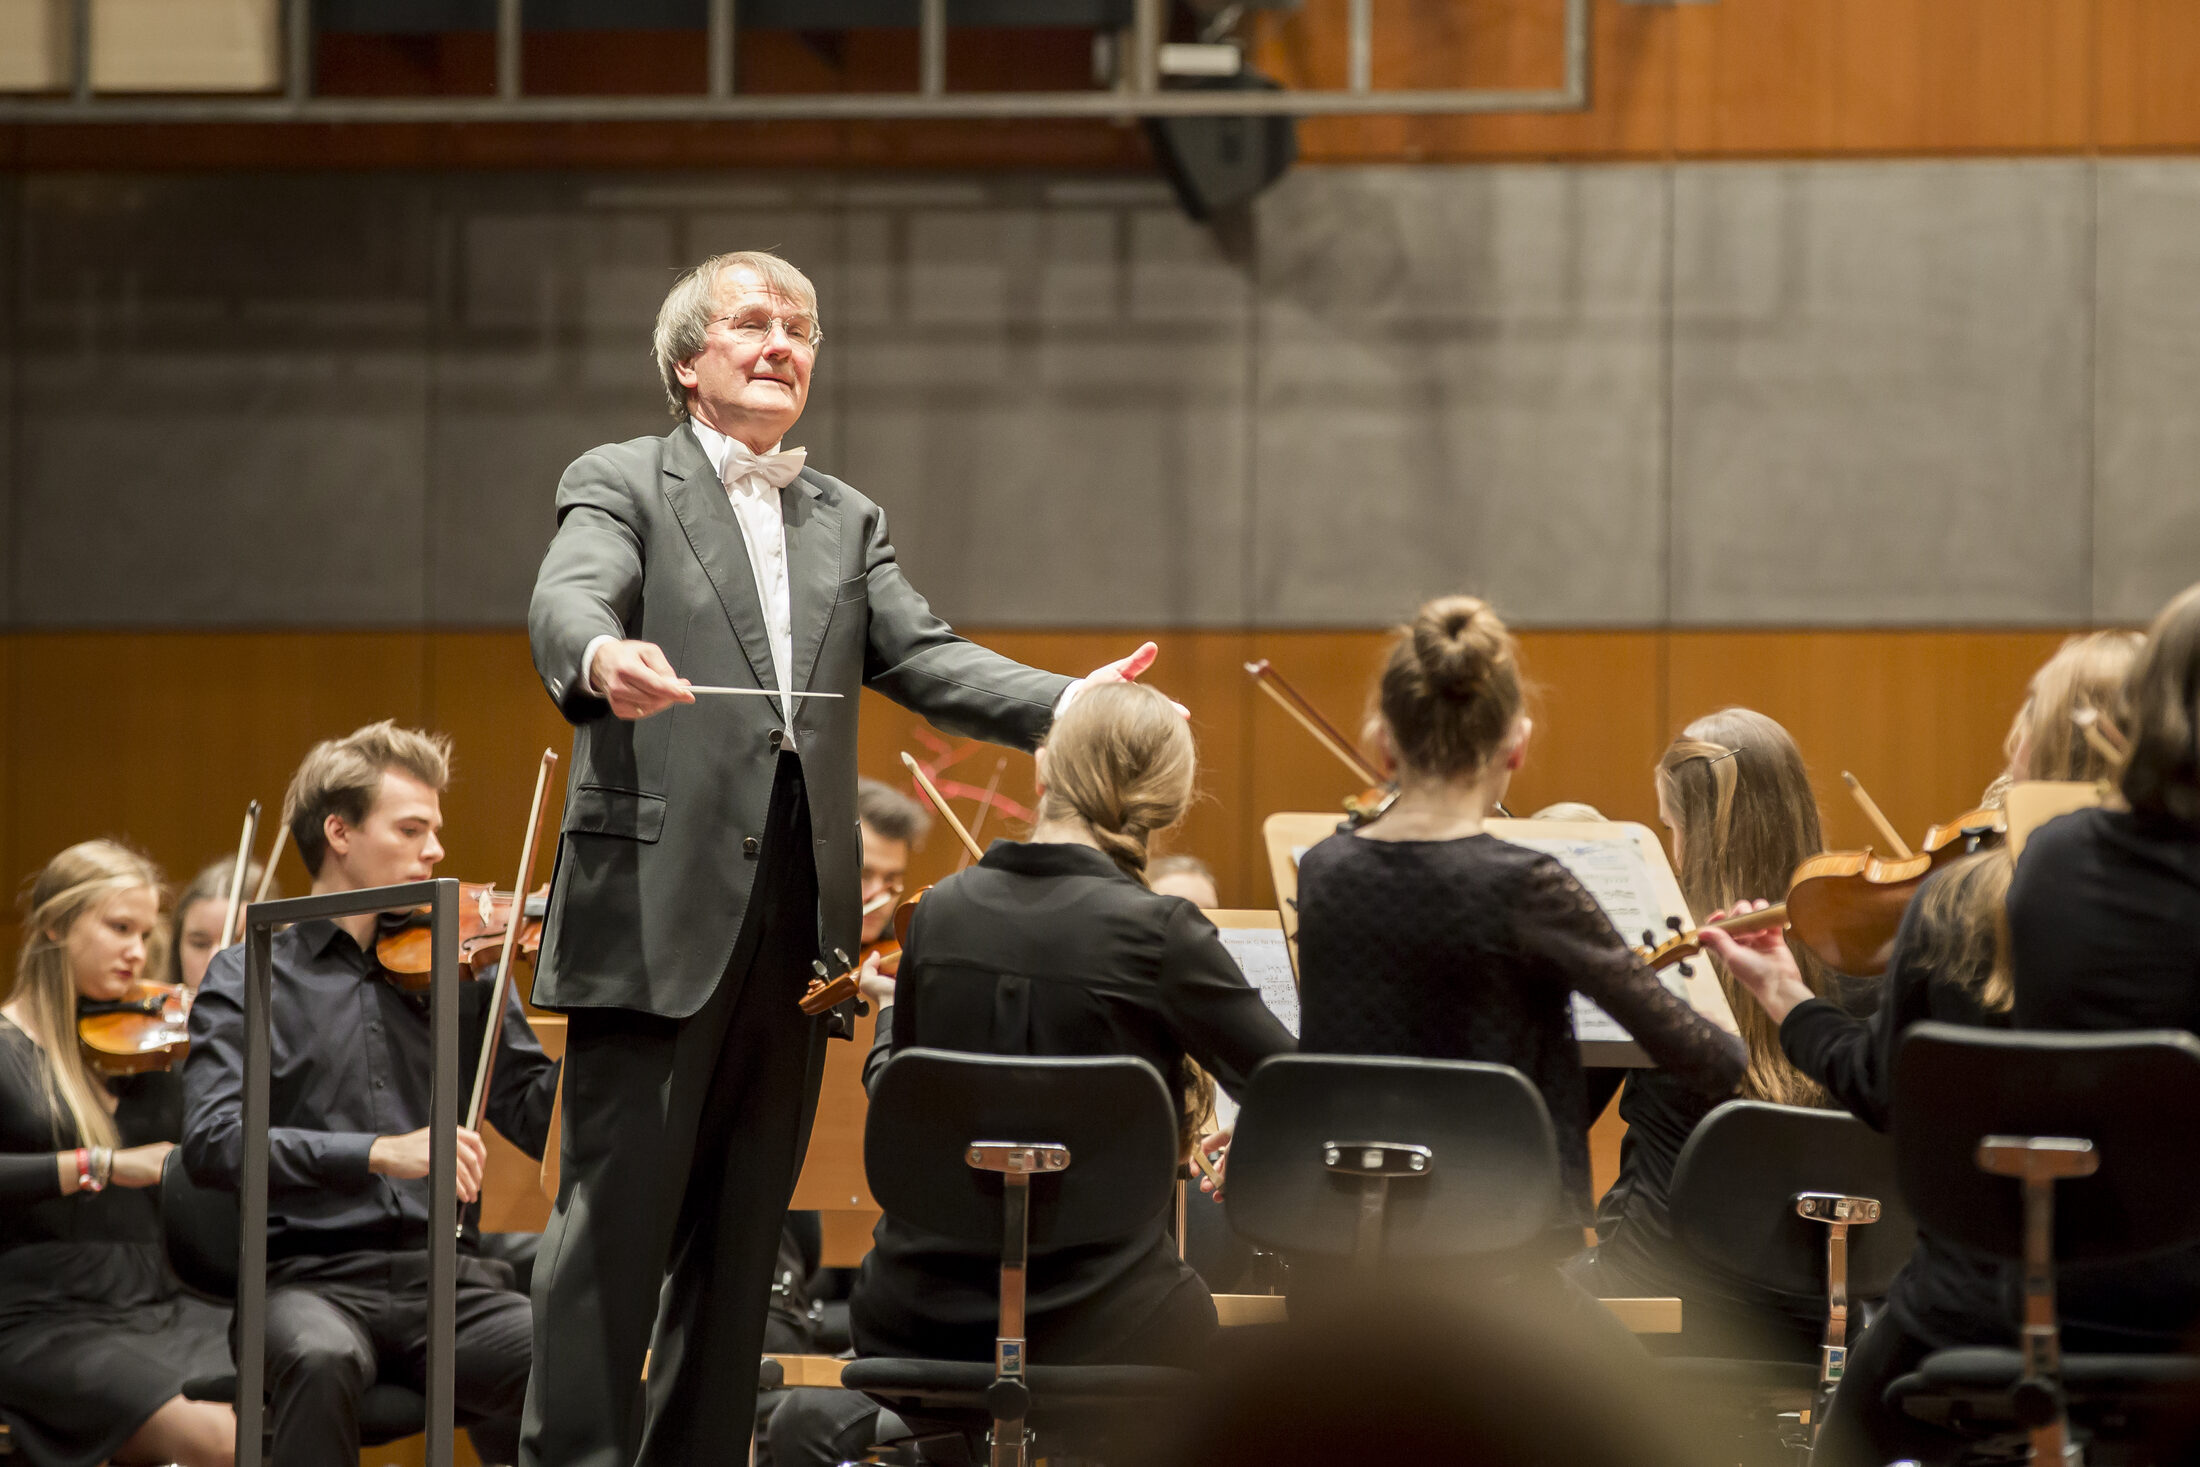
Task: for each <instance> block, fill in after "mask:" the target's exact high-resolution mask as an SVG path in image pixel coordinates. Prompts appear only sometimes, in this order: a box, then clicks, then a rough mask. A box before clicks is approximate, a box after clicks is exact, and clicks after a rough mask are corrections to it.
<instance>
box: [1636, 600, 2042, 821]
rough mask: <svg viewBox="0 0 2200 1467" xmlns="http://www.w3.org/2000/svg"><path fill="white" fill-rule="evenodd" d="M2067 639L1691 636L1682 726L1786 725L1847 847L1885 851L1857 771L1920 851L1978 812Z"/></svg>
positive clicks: (1679, 680)
mask: <svg viewBox="0 0 2200 1467" xmlns="http://www.w3.org/2000/svg"><path fill="white" fill-rule="evenodd" d="M2061 641H2062V637H2061V634H2059V633H2055V632H1682V633H1675V634H1673V635H1672V637H1671V646H1670V652H1669V656H1670V659H1671V666H1672V671H1671V677H1670V682H1669V684H1668V687H1669V693H1668V696H1669V698H1670V699H1671V705H1672V709H1673V714H1672V716H1673V722H1674V725H1675V727H1676V728H1678V727H1680V726H1682V725H1684V724H1685V723H1686V722H1687V721H1688V720H1689V719H1692V718H1695V717H1698V716H1700V715H1702V714H1704V713H1709V712H1712V711H1714V710H1716V709H1719V708H1724V707H1728V706H1730V705H1735V704H1739V705H1742V706H1744V707H1749V708H1754V709H1756V710H1757V711H1758V712H1760V713H1763V714H1766V715H1767V716H1769V717H1771V718H1775V719H1778V720H1779V721H1780V723H1781V724H1782V725H1784V726H1785V727H1786V728H1787V730H1788V732H1789V733H1790V734H1792V735H1794V737H1795V741H1796V743H1797V744H1798V745H1799V746H1801V748H1802V751H1803V757H1804V759H1805V760H1806V761H1807V762H1808V764H1809V765H1810V772H1811V782H1812V784H1813V785H1814V786H1816V788H1817V791H1818V804H1819V808H1820V809H1821V810H1822V811H1823V813H1824V816H1825V822H1826V839H1827V841H1828V842H1829V843H1830V844H1831V846H1832V847H1834V848H1835V849H1848V848H1853V847H1857V846H1861V845H1864V844H1866V843H1872V844H1877V845H1883V844H1884V842H1881V841H1878V840H1876V839H1875V837H1874V836H1873V835H1872V834H1871V830H1870V826H1869V824H1868V822H1867V821H1866V820H1865V818H1864V816H1863V814H1862V812H1861V811H1860V810H1859V809H1858V808H1857V806H1856V803H1855V801H1854V800H1852V799H1851V798H1850V797H1849V795H1848V792H1847V790H1846V788H1845V787H1844V786H1843V785H1842V783H1841V771H1842V770H1844V769H1846V770H1849V771H1851V772H1852V773H1854V774H1855V775H1856V777H1857V779H1859V780H1860V781H1862V782H1863V784H1864V787H1865V788H1866V789H1867V790H1869V791H1870V792H1871V795H1872V798H1873V799H1875V800H1876V801H1878V803H1879V807H1880V808H1881V809H1882V810H1884V811H1885V812H1886V814H1887V818H1888V819H1889V820H1890V821H1892V822H1893V823H1894V825H1895V828H1896V829H1897V830H1898V831H1900V832H1901V833H1902V837H1903V839H1904V840H1906V841H1910V842H1912V843H1913V844H1914V843H1915V842H1916V841H1917V840H1918V839H1920V838H1921V837H1922V836H1923V835H1924V834H1925V829H1926V827H1927V826H1928V825H1931V824H1933V823H1935V822H1936V821H1941V820H1945V819H1947V818H1948V817H1949V816H1951V815H1956V814H1960V813H1962V812H1963V811H1965V810H1968V809H1970V808H1972V807H1973V806H1974V805H1976V804H1977V803H1978V797H1979V795H1980V793H1981V792H1982V791H1983V790H1984V789H1985V787H1986V785H1987V784H1988V783H1989V782H1990V781H1991V780H1992V779H1993V778H1994V776H1995V775H1997V774H1999V773H2000V772H2001V769H2002V766H2003V756H2002V752H2001V744H2002V739H2003V737H2004V735H2005V734H2006V733H2007V732H2008V729H2009V722H2010V720H2011V719H2012V718H2014V717H2015V716H2016V713H2017V709H2018V708H2019V707H2020V706H2021V705H2022V704H2023V701H2024V687H2025V684H2026V682H2027V681H2029V680H2030V678H2031V676H2032V673H2033V671H2034V670H2035V669H2036V668H2037V667H2038V666H2039V665H2040V663H2042V662H2044V661H2046V660H2047V658H2048V656H2049V655H2050V654H2052V653H2053V652H2054V650H2055V648H2056V647H2057V646H2058V645H2060V643H2061Z"/></svg>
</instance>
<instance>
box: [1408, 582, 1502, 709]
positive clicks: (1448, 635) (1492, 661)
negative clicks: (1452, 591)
mask: <svg viewBox="0 0 2200 1467" xmlns="http://www.w3.org/2000/svg"><path fill="white" fill-rule="evenodd" d="M1509 642H1510V639H1509V638H1508V637H1507V636H1506V634H1505V625H1504V623H1503V622H1502V621H1500V620H1499V619H1498V616H1497V613H1496V612H1494V611H1492V610H1491V609H1490V607H1489V603H1487V602H1485V601H1483V600H1482V599H1481V598H1480V597H1477V596H1444V597H1440V598H1439V599H1437V600H1435V601H1431V602H1430V603H1429V604H1428V605H1426V606H1424V607H1422V608H1421V612H1420V615H1418V616H1416V617H1415V618H1414V619H1413V655H1414V659H1415V660H1416V661H1417V662H1419V663H1420V664H1421V672H1422V675H1423V676H1425V677H1426V678H1427V679H1428V682H1429V686H1430V687H1431V688H1433V689H1434V690H1435V691H1436V692H1438V693H1439V694H1441V695H1443V696H1444V697H1447V698H1471V697H1474V696H1475V695H1476V694H1478V693H1480V692H1481V691H1482V690H1483V689H1484V688H1485V687H1486V686H1487V685H1488V683H1489V681H1490V678H1491V675H1492V674H1493V673H1495V672H1496V671H1497V670H1498V668H1499V667H1501V666H1502V665H1504V664H1505V663H1506V662H1508V661H1509V660H1510V659H1511V649H1510V646H1509Z"/></svg>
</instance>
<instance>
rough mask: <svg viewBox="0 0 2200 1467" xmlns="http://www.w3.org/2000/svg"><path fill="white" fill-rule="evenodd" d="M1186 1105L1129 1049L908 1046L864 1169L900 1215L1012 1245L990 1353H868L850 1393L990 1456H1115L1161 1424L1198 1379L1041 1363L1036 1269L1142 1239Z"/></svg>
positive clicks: (1172, 1176)
mask: <svg viewBox="0 0 2200 1467" xmlns="http://www.w3.org/2000/svg"><path fill="white" fill-rule="evenodd" d="M1177 1126H1178V1116H1177V1102H1176V1100H1175V1099H1174V1098H1173V1097H1172V1096H1171V1095H1170V1093H1169V1088H1168V1086H1167V1085H1165V1084H1164V1083H1162V1079H1161V1076H1160V1075H1159V1074H1157V1073H1156V1072H1155V1070H1154V1068H1153V1066H1151V1065H1149V1064H1147V1063H1146V1062H1145V1061H1144V1060H1139V1059H1131V1058H1124V1057H1115V1056H1103V1057H1098V1058H1080V1059H1014V1058H1007V1057H1002V1056H996V1055H980V1054H961V1053H951V1052H948V1051H945V1050H936V1049H909V1050H905V1051H903V1052H901V1053H900V1054H897V1055H895V1056H894V1058H893V1059H892V1061H891V1062H889V1063H888V1065H887V1067H886V1071H885V1073H884V1074H883V1075H882V1076H881V1077H880V1079H879V1084H878V1089H877V1091H876V1093H875V1094H874V1095H873V1096H872V1097H871V1106H870V1117H869V1120H868V1122H867V1123H866V1125H865V1128H864V1137H863V1165H864V1170H865V1172H866V1173H867V1174H868V1175H869V1179H870V1183H871V1195H872V1196H873V1197H875V1198H876V1199H877V1200H878V1204H879V1206H880V1207H881V1208H882V1209H884V1211H885V1212H886V1214H887V1216H889V1217H891V1218H893V1219H895V1220H896V1221H898V1222H901V1223H905V1224H907V1225H908V1226H909V1227H912V1228H915V1229H918V1230H921V1231H923V1232H926V1233H931V1234H934V1235H937V1236H940V1237H944V1238H949V1239H953V1240H954V1241H956V1242H958V1243H963V1244H968V1245H975V1246H984V1247H998V1248H999V1249H1000V1250H1001V1305H1000V1323H999V1327H998V1330H997V1335H996V1348H995V1353H994V1359H993V1361H992V1362H991V1363H990V1364H988V1363H985V1362H982V1361H972V1360H915V1359H891V1358H869V1359H857V1360H853V1361H850V1362H849V1364H848V1366H847V1368H846V1370H844V1371H843V1372H842V1374H841V1384H842V1385H843V1386H846V1387H847V1388H849V1389H851V1390H859V1391H862V1392H863V1393H864V1394H865V1395H867V1396H869V1397H870V1398H871V1399H872V1400H874V1401H876V1402H878V1403H879V1404H880V1405H881V1406H884V1407H885V1408H886V1409H887V1410H889V1411H892V1412H893V1413H894V1414H896V1415H897V1416H899V1417H901V1418H902V1419H903V1420H904V1421H905V1422H908V1423H909V1424H910V1425H911V1426H912V1428H914V1429H917V1430H919V1431H920V1432H922V1431H926V1430H930V1429H932V1428H934V1427H938V1428H942V1429H944V1430H947V1431H952V1432H956V1433H959V1434H961V1435H963V1436H965V1437H966V1438H976V1437H981V1436H983V1437H986V1438H987V1439H988V1440H989V1441H990V1443H991V1447H990V1458H989V1460H990V1461H991V1462H993V1463H995V1464H1011V1463H1013V1464H1017V1467H1021V1464H1023V1463H1024V1462H1025V1461H1026V1460H1027V1457H1028V1454H1029V1452H1030V1450H1031V1444H1032V1442H1033V1441H1034V1440H1039V1441H1043V1442H1044V1443H1045V1445H1046V1450H1047V1454H1048V1455H1049V1456H1061V1455H1076V1456H1091V1457H1104V1456H1105V1455H1106V1450H1107V1448H1108V1446H1109V1444H1110V1443H1111V1442H1114V1441H1116V1440H1118V1439H1119V1438H1120V1437H1122V1436H1124V1435H1125V1434H1126V1433H1129V1434H1136V1433H1137V1432H1143V1431H1150V1430H1151V1429H1152V1426H1153V1422H1154V1418H1155V1417H1156V1415H1157V1414H1165V1413H1166V1409H1167V1407H1168V1406H1169V1404H1170V1403H1172V1402H1173V1401H1175V1400H1176V1399H1178V1398H1179V1397H1181V1396H1182V1395H1183V1394H1184V1393H1185V1392H1186V1391H1187V1390H1188V1389H1189V1388H1190V1385H1191V1383H1192V1381H1193V1379H1194V1377H1193V1376H1192V1374H1191V1373H1190V1372H1188V1371H1182V1370H1170V1369H1164V1368H1161V1367H1156V1366H1137V1365H1035V1364H1033V1363H1031V1361H1030V1360H1029V1358H1028V1356H1029V1352H1028V1350H1027V1349H1026V1344H1025V1337H1024V1266H1025V1262H1026V1259H1027V1258H1028V1256H1029V1253H1030V1251H1031V1250H1033V1249H1038V1250H1042V1251H1052V1250H1055V1249H1060V1248H1070V1247H1075V1246H1077V1245H1079V1244H1082V1243H1094V1242H1099V1241H1101V1240H1103V1239H1108V1238H1117V1237H1121V1236H1123V1235H1125V1234H1128V1233H1132V1232H1135V1231H1137V1230H1138V1229H1139V1228H1140V1227H1141V1226H1143V1225H1144V1224H1146V1223H1147V1222H1149V1221H1151V1220H1152V1219H1153V1218H1155V1217H1156V1216H1159V1215H1161V1214H1162V1213H1164V1212H1165V1211H1166V1210H1167V1209H1168V1207H1169V1204H1170V1197H1171V1188H1172V1187H1173V1186H1174V1184H1175V1181H1176V1166H1177Z"/></svg>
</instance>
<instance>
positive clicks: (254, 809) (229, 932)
mask: <svg viewBox="0 0 2200 1467" xmlns="http://www.w3.org/2000/svg"><path fill="white" fill-rule="evenodd" d="M259 838H260V802H259V801H258V800H254V801H253V802H252V803H251V804H249V805H247V806H245V807H244V834H242V835H240V836H239V837H237V864H236V865H235V866H234V867H232V868H231V870H230V872H229V906H228V909H227V910H225V911H224V912H223V913H222V940H221V943H220V946H218V947H217V948H216V949H215V951H216V952H219V951H220V950H221V948H225V947H227V946H229V945H230V944H231V943H233V942H235V941H236V940H237V907H238V903H239V902H240V901H241V900H242V899H243V897H244V873H245V868H246V867H248V866H250V865H251V864H252V844H253V842H254V841H257V840H258V839H259Z"/></svg>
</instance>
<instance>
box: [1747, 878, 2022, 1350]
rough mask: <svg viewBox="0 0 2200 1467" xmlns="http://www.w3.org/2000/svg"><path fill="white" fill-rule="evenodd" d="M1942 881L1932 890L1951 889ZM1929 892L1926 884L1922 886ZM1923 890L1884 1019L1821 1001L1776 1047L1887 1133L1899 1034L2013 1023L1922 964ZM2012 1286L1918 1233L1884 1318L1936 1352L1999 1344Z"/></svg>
mask: <svg viewBox="0 0 2200 1467" xmlns="http://www.w3.org/2000/svg"><path fill="white" fill-rule="evenodd" d="M1949 874H1950V873H1947V872H1940V873H1937V874H1935V875H1934V877H1933V878H1932V881H1943V880H1946V879H1948V876H1949ZM1930 885H1932V882H1931V881H1929V882H1927V883H1926V886H1928V887H1929V886H1930ZM1928 906H1929V903H1927V902H1926V901H1925V900H1924V888H1920V889H1919V893H1918V897H1917V898H1916V899H1913V900H1912V901H1911V903H1910V908H1909V911H1907V912H1906V913H1904V914H1903V918H1902V926H1901V928H1900V929H1899V930H1898V931H1897V933H1896V934H1895V940H1894V952H1893V955H1892V957H1891V958H1890V959H1889V960H1888V964H1887V976H1886V980H1885V987H1884V988H1883V990H1882V991H1881V994H1880V1000H1879V1010H1878V1012H1877V1013H1876V1014H1874V1015H1873V1016H1872V1018H1871V1019H1870V1020H1868V1021H1867V1020H1864V1019H1856V1018H1851V1017H1850V1016H1849V1015H1847V1014H1845V1013H1843V1012H1842V1011H1841V1010H1840V1009H1839V1008H1837V1007H1836V1006H1835V1005H1833V1004H1830V1003H1828V1002H1826V1001H1825V1000H1824V999H1815V998H1814V999H1811V1000H1809V1001H1807V1002H1805V1003H1800V1004H1797V1005H1796V1006H1795V1007H1794V1008H1793V1009H1791V1010H1789V1012H1788V1016H1787V1018H1786V1019H1784V1020H1782V1021H1781V1023H1780V1047H1781V1048H1782V1049H1783V1050H1785V1051H1786V1052H1787V1057H1788V1059H1789V1061H1790V1062H1792V1063H1793V1064H1794V1066H1795V1068H1797V1069H1798V1070H1801V1071H1802V1072H1803V1073H1804V1074H1806V1075H1808V1076H1810V1077H1811V1078H1812V1079H1813V1080H1816V1081H1817V1082H1818V1083H1819V1084H1821V1085H1823V1086H1825V1087H1826V1093H1827V1094H1829V1095H1831V1096H1832V1097H1833V1098H1834V1099H1835V1100H1837V1101H1839V1102H1840V1103H1841V1104H1842V1105H1843V1106H1844V1107H1846V1108H1847V1109H1848V1111H1849V1113H1850V1114H1852V1115H1854V1116H1855V1117H1856V1118H1857V1119H1858V1120H1860V1121H1862V1122H1864V1123H1865V1124H1866V1125H1868V1126H1870V1127H1871V1128H1872V1129H1873V1130H1876V1131H1884V1130H1886V1129H1887V1127H1888V1124H1889V1122H1890V1121H1891V1120H1892V1118H1893V1117H1892V1086H1893V1083H1894V1079H1893V1077H1894V1056H1895V1050H1896V1048H1897V1047H1898V1046H1899V1045H1900V1044H1901V1042H1902V1034H1903V1031H1904V1030H1906V1029H1908V1028H1909V1027H1910V1025H1912V1024H1915V1023H1917V1022H1918V1021H1919V1020H1922V1019H1937V1020H1939V1021H1940V1022H1942V1023H1945V1024H1968V1025H1972V1026H1975V1027H1980V1028H1994V1029H2003V1028H2007V1027H2008V1025H2009V1015H2008V1014H2007V1013H1998V1012H1996V1011H1994V1010H1992V1009H1989V1008H1987V1007H1986V1006H1985V1005H1984V1004H1983V1003H1981V1002H1980V1001H1979V991H1978V988H1977V987H1976V985H1974V984H1972V983H1969V982H1965V981H1962V980H1960V979H1958V978H1956V977H1954V976H1953V975H1951V974H1949V973H1947V972H1944V971H1942V970H1941V969H1940V968H1939V967H1937V966H1936V965H1934V964H1932V963H1929V962H1927V961H1926V959H1925V957H1924V954H1925V953H1927V952H1928V951H1931V950H1932V949H1934V948H1935V947H1936V946H1937V945H1938V944H1936V943H1935V942H1934V941H1933V938H1934V935H1935V934H1934V933H1933V932H1932V931H1931V929H1930V928H1929V927H1928V925H1927V923H1926V919H1925V917H1924V916H1923V913H1924V912H1925V910H1926V909H1927V907H1928ZM2006 1287H2007V1282H2006V1279H2005V1277H2004V1271H2003V1269H2002V1267H2001V1265H2000V1264H1999V1263H1997V1262H1996V1261H1995V1260H1993V1259H1991V1258H1987V1257H1985V1256H1983V1255H1981V1254H1976V1253H1972V1252H1970V1251H1968V1250H1967V1249H1964V1248H1961V1247H1958V1246H1957V1245H1956V1244H1954V1243H1951V1242H1949V1241H1947V1240H1946V1239H1944V1238H1942V1237H1940V1236H1939V1235H1938V1234H1935V1233H1932V1232H1930V1231H1926V1230H1920V1232H1919V1233H1918V1238H1917V1249H1916V1251H1915V1252H1914V1253H1912V1254H1911V1255H1910V1261H1909V1262H1908V1263H1907V1264H1905V1265H1903V1268H1902V1271H1901V1272H1900V1273H1898V1274H1897V1275H1895V1278H1894V1281H1893V1283H1891V1284H1890V1285H1888V1288H1887V1309H1888V1311H1889V1312H1890V1313H1891V1314H1892V1315H1893V1316H1894V1317H1895V1319H1896V1320H1898V1321H1899V1322H1900V1323H1901V1325H1902V1327H1903V1328H1904V1329H1905V1330H1907V1331H1908V1332H1909V1333H1910V1334H1912V1335H1915V1336H1917V1337H1918V1338H1919V1339H1921V1340H1924V1341H1926V1342H1927V1343H1928V1344H1930V1345H1932V1346H1933V1347H1935V1348H1951V1347H1954V1346H1957V1345H1965V1344H1999V1343H2002V1342H2004V1341H2005V1340H2006V1339H2007V1337H2008V1329H2007V1327H2006V1325H2005V1324H2003V1322H2002V1320H2003V1316H2004V1314H2005V1313H2006V1311H2007V1308H2008V1306H2007V1303H2006V1302H2005V1299H2004V1290H2005V1288H2006Z"/></svg>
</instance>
